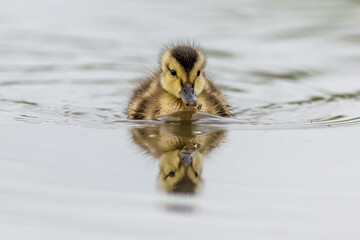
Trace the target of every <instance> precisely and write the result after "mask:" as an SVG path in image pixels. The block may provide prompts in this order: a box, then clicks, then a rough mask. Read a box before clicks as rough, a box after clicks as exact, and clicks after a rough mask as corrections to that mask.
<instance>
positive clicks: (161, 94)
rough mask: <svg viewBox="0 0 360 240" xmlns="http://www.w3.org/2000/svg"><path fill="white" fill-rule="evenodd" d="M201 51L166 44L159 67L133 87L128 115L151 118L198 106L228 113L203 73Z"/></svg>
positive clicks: (221, 98)
mask: <svg viewBox="0 0 360 240" xmlns="http://www.w3.org/2000/svg"><path fill="white" fill-rule="evenodd" d="M205 66H206V57H205V54H204V52H203V51H202V50H201V49H200V48H199V47H196V46H194V45H192V44H178V45H171V46H169V47H166V48H165V49H164V50H163V52H162V54H161V57H160V68H159V69H158V70H157V71H155V72H153V73H152V74H151V75H150V76H148V77H147V78H145V79H144V80H143V82H142V83H141V84H140V85H139V86H138V87H137V88H136V89H135V90H134V92H133V95H132V97H131V100H130V103H129V106H128V109H127V115H128V117H129V118H130V119H155V118H156V117H159V116H163V115H166V114H169V113H172V112H177V111H193V112H195V111H197V110H201V111H203V112H206V113H210V114H213V115H217V116H222V117H229V116H230V112H229V108H228V105H227V104H226V102H225V99H224V96H223V94H222V93H221V91H220V90H219V89H218V88H217V87H216V86H215V85H214V84H213V83H212V82H211V81H210V80H209V78H208V77H207V75H206V73H205V70H204V69H205Z"/></svg>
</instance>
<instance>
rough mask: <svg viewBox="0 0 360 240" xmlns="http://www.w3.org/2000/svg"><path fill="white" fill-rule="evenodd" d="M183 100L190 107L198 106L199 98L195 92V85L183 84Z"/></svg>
mask: <svg viewBox="0 0 360 240" xmlns="http://www.w3.org/2000/svg"><path fill="white" fill-rule="evenodd" d="M181 100H182V101H183V102H184V103H185V105H186V106H188V107H192V108H194V107H196V106H197V98H196V96H195V93H194V87H193V85H185V84H183V85H182V89H181Z"/></svg>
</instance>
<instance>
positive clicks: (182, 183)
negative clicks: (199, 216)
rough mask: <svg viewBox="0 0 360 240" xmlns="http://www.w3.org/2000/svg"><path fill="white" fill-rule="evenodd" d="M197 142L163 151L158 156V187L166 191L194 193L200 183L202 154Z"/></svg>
mask: <svg viewBox="0 0 360 240" xmlns="http://www.w3.org/2000/svg"><path fill="white" fill-rule="evenodd" d="M197 149H198V144H195V145H193V144H190V145H187V146H185V147H184V148H183V149H179V150H174V151H169V152H165V153H163V154H162V156H161V157H160V173H159V181H160V187H161V188H162V189H163V190H164V191H166V192H181V193H195V192H196V190H197V189H198V187H199V185H200V184H201V169H202V156H201V154H200V153H199V152H198V151H197Z"/></svg>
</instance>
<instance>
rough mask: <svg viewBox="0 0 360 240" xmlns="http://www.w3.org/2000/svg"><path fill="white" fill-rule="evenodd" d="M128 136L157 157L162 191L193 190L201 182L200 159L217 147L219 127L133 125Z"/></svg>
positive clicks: (221, 135) (223, 132)
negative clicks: (139, 126) (138, 126)
mask: <svg viewBox="0 0 360 240" xmlns="http://www.w3.org/2000/svg"><path fill="white" fill-rule="evenodd" d="M131 133H132V137H133V140H134V142H135V143H136V144H138V145H139V146H140V147H141V148H143V149H144V150H145V151H146V152H147V153H149V154H150V155H152V156H153V157H155V158H157V159H159V166H160V172H159V185H160V188H161V189H162V190H164V191H166V192H181V193H196V192H197V190H198V189H199V186H200V185H201V182H202V178H201V172H202V167H203V158H204V157H205V156H206V155H208V154H209V153H210V152H211V151H212V150H213V149H214V148H216V147H218V146H219V145H220V144H221V143H222V141H223V139H224V137H225V131H224V130H223V129H219V128H214V127H206V128H204V127H200V126H194V125H190V124H188V125H160V126H155V127H154V126H153V127H149V126H148V127H141V128H133V129H132V131H131Z"/></svg>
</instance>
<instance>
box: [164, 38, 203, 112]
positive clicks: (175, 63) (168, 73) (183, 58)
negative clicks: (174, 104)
mask: <svg viewBox="0 0 360 240" xmlns="http://www.w3.org/2000/svg"><path fill="white" fill-rule="evenodd" d="M205 63H206V59H205V56H204V54H203V52H202V51H201V50H200V49H199V48H196V47H194V46H191V45H175V46H171V47H169V48H167V49H166V50H165V51H164V53H163V54H162V56H161V60H160V65H161V79H160V82H161V86H162V88H163V89H164V90H165V91H167V92H168V93H170V94H172V95H173V96H175V97H176V98H178V99H181V100H182V101H183V102H184V104H186V105H187V106H189V107H196V106H197V104H198V103H197V97H196V96H197V95H199V94H200V93H201V92H202V91H203V89H204V86H205V77H204V67H205Z"/></svg>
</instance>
